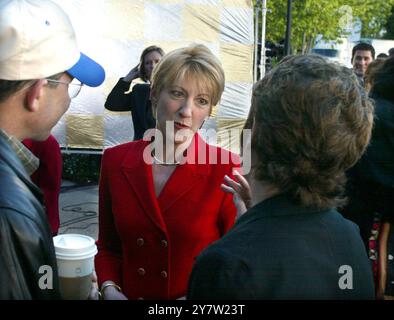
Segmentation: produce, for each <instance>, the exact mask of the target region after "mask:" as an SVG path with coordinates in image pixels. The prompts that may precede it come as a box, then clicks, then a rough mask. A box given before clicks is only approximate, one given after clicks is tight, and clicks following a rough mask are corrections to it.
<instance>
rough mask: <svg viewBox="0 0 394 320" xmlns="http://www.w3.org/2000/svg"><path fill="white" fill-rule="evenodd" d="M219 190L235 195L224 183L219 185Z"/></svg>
mask: <svg viewBox="0 0 394 320" xmlns="http://www.w3.org/2000/svg"><path fill="white" fill-rule="evenodd" d="M220 189H222V190H223V191H224V192H227V193H232V194H235V190H234V189H233V188H231V187H229V186H227V185H225V184H224V183H222V184H221V185H220Z"/></svg>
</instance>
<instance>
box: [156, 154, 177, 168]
mask: <svg viewBox="0 0 394 320" xmlns="http://www.w3.org/2000/svg"><path fill="white" fill-rule="evenodd" d="M153 159H154V160H155V163H157V164H160V165H162V166H176V165H178V164H179V163H180V162H179V161H175V162H164V161H161V160H160V159H157V158H156V156H155V155H153Z"/></svg>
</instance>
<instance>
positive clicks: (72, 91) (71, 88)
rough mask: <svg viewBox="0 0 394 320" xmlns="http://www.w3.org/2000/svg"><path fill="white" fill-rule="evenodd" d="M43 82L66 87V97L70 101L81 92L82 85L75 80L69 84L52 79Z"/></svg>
mask: <svg viewBox="0 0 394 320" xmlns="http://www.w3.org/2000/svg"><path fill="white" fill-rule="evenodd" d="M45 80H47V81H48V82H54V83H62V84H66V85H68V95H69V97H70V99H74V98H75V97H76V96H77V95H78V94H79V93H80V92H81V89H82V86H83V83H80V82H76V80H75V79H74V80H73V81H71V82H64V81H59V80H54V79H45Z"/></svg>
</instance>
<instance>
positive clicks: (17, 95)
mask: <svg viewBox="0 0 394 320" xmlns="http://www.w3.org/2000/svg"><path fill="white" fill-rule="evenodd" d="M104 78H105V72H104V69H103V68H102V67H101V66H100V65H99V64H97V63H96V62H94V61H93V60H92V59H90V58H89V57H87V56H86V55H84V54H82V53H80V51H79V49H78V45H77V42H76V37H75V33H74V30H73V27H72V25H71V22H70V20H69V18H68V16H67V15H66V14H65V13H64V11H63V10H62V9H61V8H60V7H59V6H58V5H56V4H55V3H53V2H51V1H49V0H1V1H0V284H1V285H0V299H59V298H61V297H60V294H59V285H58V278H57V267H56V260H55V253H54V247H53V242H52V237H51V231H50V228H49V225H48V222H47V219H46V215H45V212H44V208H43V203H42V198H43V197H42V194H41V192H40V190H39V189H38V187H36V186H35V185H34V184H33V183H32V182H31V180H30V178H29V175H30V174H31V173H32V172H33V171H34V170H35V169H36V168H37V165H38V163H37V162H38V161H37V159H36V158H35V157H34V156H33V155H32V154H31V153H30V152H29V151H28V150H27V149H26V148H25V147H24V146H23V144H22V143H21V142H20V141H21V140H23V139H27V138H29V139H33V140H45V139H46V138H47V137H48V136H49V134H50V132H51V129H52V128H53V126H54V125H55V124H56V123H57V122H58V120H59V119H60V117H61V116H62V115H63V114H64V113H65V112H66V110H67V109H68V107H69V105H70V101H71V99H72V98H74V97H75V96H76V95H77V94H78V93H79V91H80V90H81V88H82V86H83V85H87V86H91V87H96V86H99V85H100V84H101V83H102V82H103V81H104Z"/></svg>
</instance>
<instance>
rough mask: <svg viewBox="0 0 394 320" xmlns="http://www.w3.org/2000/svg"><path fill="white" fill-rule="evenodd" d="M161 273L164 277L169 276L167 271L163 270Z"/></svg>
mask: <svg viewBox="0 0 394 320" xmlns="http://www.w3.org/2000/svg"><path fill="white" fill-rule="evenodd" d="M160 275H161V276H162V278H167V277H168V275H167V272H166V271H162V272H160Z"/></svg>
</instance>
